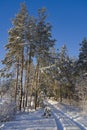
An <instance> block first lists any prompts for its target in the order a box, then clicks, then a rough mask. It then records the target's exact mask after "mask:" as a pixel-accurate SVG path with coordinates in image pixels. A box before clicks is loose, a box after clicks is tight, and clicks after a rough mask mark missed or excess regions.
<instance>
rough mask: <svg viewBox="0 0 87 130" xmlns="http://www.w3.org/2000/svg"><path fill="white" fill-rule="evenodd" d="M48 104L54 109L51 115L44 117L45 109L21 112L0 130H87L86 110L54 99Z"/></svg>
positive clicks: (2, 125) (0, 126) (0, 127)
mask: <svg viewBox="0 0 87 130" xmlns="http://www.w3.org/2000/svg"><path fill="white" fill-rule="evenodd" d="M50 104H51V105H50ZM48 105H49V106H50V108H51V111H52V116H51V117H48V118H45V117H42V115H43V112H44V110H43V109H38V110H36V111H31V112H21V113H20V112H19V113H17V114H16V117H15V119H14V121H9V122H5V123H2V124H1V125H0V130H57V129H58V130H87V114H86V113H85V112H83V111H81V110H80V109H78V108H75V107H73V106H67V105H64V104H60V103H58V102H56V101H52V100H49V101H48Z"/></svg>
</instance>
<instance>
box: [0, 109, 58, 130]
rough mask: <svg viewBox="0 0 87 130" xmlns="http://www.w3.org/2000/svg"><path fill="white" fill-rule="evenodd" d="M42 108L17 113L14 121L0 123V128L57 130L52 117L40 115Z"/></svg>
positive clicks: (10, 129)
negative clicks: (0, 124)
mask: <svg viewBox="0 0 87 130" xmlns="http://www.w3.org/2000/svg"><path fill="white" fill-rule="evenodd" d="M42 115H43V110H42V109H39V110H37V111H33V112H29V113H28V112H22V113H18V114H17V115H16V117H15V120H14V121H10V122H6V123H5V124H4V123H3V124H2V128H1V130H15V129H16V130H57V126H56V122H55V119H54V117H53V116H52V117H50V118H45V117H42Z"/></svg>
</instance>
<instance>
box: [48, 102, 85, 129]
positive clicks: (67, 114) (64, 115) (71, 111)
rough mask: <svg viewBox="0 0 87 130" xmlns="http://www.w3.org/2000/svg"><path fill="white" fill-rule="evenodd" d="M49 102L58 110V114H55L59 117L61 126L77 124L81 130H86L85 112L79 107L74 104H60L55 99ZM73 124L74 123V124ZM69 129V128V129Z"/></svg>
mask: <svg viewBox="0 0 87 130" xmlns="http://www.w3.org/2000/svg"><path fill="white" fill-rule="evenodd" d="M49 103H50V104H51V105H53V106H54V108H56V109H57V110H59V114H56V116H57V117H58V118H59V120H60V122H61V124H62V126H63V128H65V126H69V124H70V125H72V126H75V125H76V126H78V127H79V128H80V129H81V130H87V113H86V112H83V111H82V110H80V109H79V108H76V107H74V106H68V105H64V104H60V103H58V102H56V101H52V100H49ZM74 124H75V125H74ZM79 128H76V129H75V128H74V129H73V130H77V129H79ZM69 130H71V129H69Z"/></svg>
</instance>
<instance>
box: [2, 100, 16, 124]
mask: <svg viewBox="0 0 87 130" xmlns="http://www.w3.org/2000/svg"><path fill="white" fill-rule="evenodd" d="M15 113H16V104H15V103H14V102H7V101H5V102H4V103H3V104H1V105H0V122H3V121H8V120H12V118H13V117H14V114H15Z"/></svg>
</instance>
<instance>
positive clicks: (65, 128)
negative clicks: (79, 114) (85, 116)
mask: <svg viewBox="0 0 87 130" xmlns="http://www.w3.org/2000/svg"><path fill="white" fill-rule="evenodd" d="M49 105H50V107H51V109H52V113H53V115H54V117H55V120H56V124H57V128H58V130H87V128H86V127H85V125H86V124H87V123H86V124H85V125H83V124H82V123H81V122H77V120H73V119H72V118H71V117H70V116H69V115H66V114H65V113H64V112H63V111H62V110H60V109H59V108H58V106H57V105H54V104H52V103H51V104H50V103H49ZM83 122H85V121H83Z"/></svg>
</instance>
